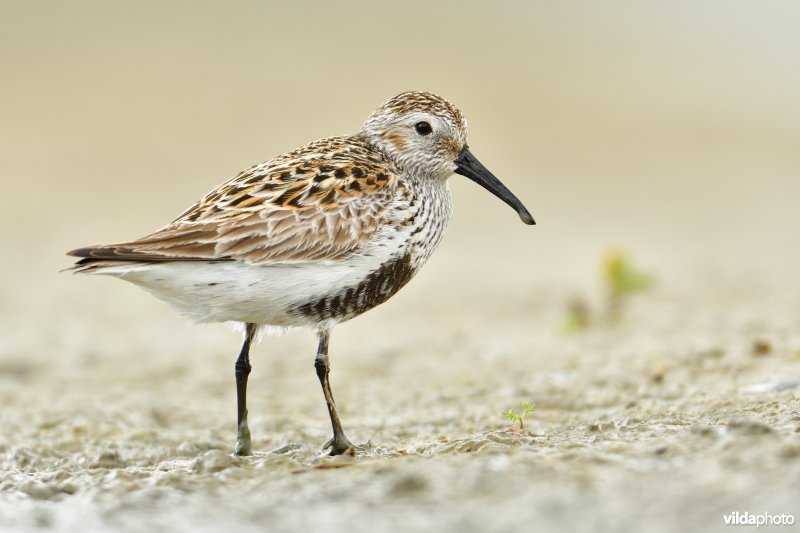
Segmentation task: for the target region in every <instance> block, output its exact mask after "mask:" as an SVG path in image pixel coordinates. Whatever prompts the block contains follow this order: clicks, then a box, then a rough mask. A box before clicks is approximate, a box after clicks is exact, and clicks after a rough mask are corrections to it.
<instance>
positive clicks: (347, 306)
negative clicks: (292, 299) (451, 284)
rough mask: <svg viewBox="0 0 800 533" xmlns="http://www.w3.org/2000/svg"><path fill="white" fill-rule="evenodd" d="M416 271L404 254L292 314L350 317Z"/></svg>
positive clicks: (376, 302) (391, 292)
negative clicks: (352, 284)
mask: <svg viewBox="0 0 800 533" xmlns="http://www.w3.org/2000/svg"><path fill="white" fill-rule="evenodd" d="M415 273H416V269H414V267H413V266H412V265H411V255H408V254H407V255H404V256H402V257H399V258H397V259H394V260H392V261H387V262H386V263H384V264H382V265H381V266H380V268H379V269H378V270H376V271H375V272H372V273H371V274H370V275H369V276H367V277H366V278H364V281H362V282H361V283H359V284H358V285H355V286H352V287H348V288H347V289H344V290H342V291H339V292H338V293H336V294H331V295H329V296H325V297H323V298H320V299H319V300H316V301H313V302H308V303H305V304H303V305H300V306H298V307H296V308H295V309H294V313H295V314H297V315H300V316H304V317H309V318H314V319H316V320H320V321H321V320H330V319H340V320H344V319H348V318H353V317H354V316H356V315H360V314H361V313H363V312H365V311H369V310H370V309H372V308H373V307H375V306H376V305H380V304H382V303H383V302H385V301H386V300H388V299H389V298H391V297H392V296H393V295H394V293H396V292H397V291H399V290H400V289H401V288H403V286H404V285H405V284H406V283H408V282H409V281H410V280H411V278H412V277H414V274H415Z"/></svg>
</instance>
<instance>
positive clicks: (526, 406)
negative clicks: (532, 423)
mask: <svg viewBox="0 0 800 533" xmlns="http://www.w3.org/2000/svg"><path fill="white" fill-rule="evenodd" d="M535 410H536V407H535V406H534V405H533V404H532V403H528V402H522V412H521V413H520V414H517V413H516V411H514V408H513V407H512V408H511V409H509V410H508V411H506V412H505V413H503V416H504V417H506V418H508V419H509V420H511V422H518V423H519V429H525V416H526V415H527V414H528V413H532V412H534V411H535Z"/></svg>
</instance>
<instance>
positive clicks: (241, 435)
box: [234, 324, 256, 455]
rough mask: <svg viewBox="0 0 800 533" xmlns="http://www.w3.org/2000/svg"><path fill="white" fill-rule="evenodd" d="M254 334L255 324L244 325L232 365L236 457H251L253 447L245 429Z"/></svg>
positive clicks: (247, 429)
mask: <svg viewBox="0 0 800 533" xmlns="http://www.w3.org/2000/svg"><path fill="white" fill-rule="evenodd" d="M255 333H256V325H255V324H246V326H245V333H244V344H242V351H241V352H239V357H238V358H236V364H235V365H234V370H235V375H236V404H237V405H236V407H237V415H238V417H237V431H236V450H235V451H234V453H235V454H236V455H252V453H253V445H252V442H251V441H250V428H249V427H247V376H249V375H250V369H251V368H252V367H251V366H250V343H251V342H252V341H253V336H254V335H255Z"/></svg>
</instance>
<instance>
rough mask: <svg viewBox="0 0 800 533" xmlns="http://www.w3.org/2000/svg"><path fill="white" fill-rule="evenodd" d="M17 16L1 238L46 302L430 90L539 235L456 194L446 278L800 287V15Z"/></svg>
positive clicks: (526, 9) (284, 12) (267, 8)
mask: <svg viewBox="0 0 800 533" xmlns="http://www.w3.org/2000/svg"><path fill="white" fill-rule="evenodd" d="M2 11H3V16H2V17H0V19H1V20H0V25H1V26H0V27H1V29H2V31H0V59H1V60H2V65H3V83H2V84H0V106H2V108H1V109H2V117H3V118H2V126H1V127H0V135H2V139H1V142H2V146H3V156H2V159H1V160H0V173H2V176H3V182H4V184H5V190H6V193H5V198H6V202H5V205H4V209H3V211H2V214H0V216H1V217H2V228H3V229H2V230H0V231H2V233H1V235H2V239H3V243H2V244H3V246H4V248H5V249H6V250H15V249H16V250H18V249H19V247H20V246H24V249H25V252H24V257H26V259H27V260H26V261H24V263H25V264H24V267H23V268H24V271H25V272H33V270H32V269H36V274H37V276H36V278H37V280H36V283H51V282H52V281H51V280H52V279H53V278H52V277H51V276H49V275H46V274H49V273H52V272H53V271H54V270H55V269H58V268H59V267H61V266H64V265H65V264H68V261H67V260H65V259H64V258H63V257H60V255H61V252H62V251H64V250H66V249H71V248H73V247H77V246H82V245H86V244H90V243H96V242H106V241H116V240H124V239H130V238H135V237H138V236H140V235H142V234H144V233H146V232H148V231H150V230H152V229H155V228H157V227H159V226H161V225H162V224H164V223H166V222H167V221H168V220H171V219H172V218H173V217H174V216H175V215H176V214H177V213H178V212H180V211H181V210H182V209H184V208H185V207H187V206H188V205H190V204H191V203H193V202H194V200H196V199H197V198H199V197H200V196H201V195H202V194H204V193H205V192H206V191H207V190H209V189H210V188H212V187H214V186H215V185H217V184H218V183H220V182H222V181H224V180H225V179H227V178H229V177H231V176H233V175H235V174H236V173H237V172H238V171H239V170H240V169H243V168H245V167H247V166H249V165H251V164H254V163H257V162H260V161H263V160H266V159H269V158H271V157H273V156H275V155H278V154H280V153H282V152H284V151H286V150H289V149H291V148H294V147H296V146H298V145H301V144H304V143H306V142H309V141H311V140H314V139H317V138H321V137H325V136H330V135H336V134H344V133H348V132H353V131H355V130H356V129H357V128H358V127H359V126H360V124H361V122H362V121H363V120H364V119H365V118H366V116H367V115H368V114H369V113H370V112H371V111H372V110H373V109H374V108H375V107H377V106H378V105H379V104H381V103H382V102H383V101H384V100H386V99H387V98H389V97H390V96H392V95H394V94H396V93H398V92H400V91H403V90H408V89H421V90H429V91H432V92H436V93H438V94H441V95H443V96H445V97H446V98H448V99H450V100H451V101H452V102H454V103H455V104H456V105H457V106H459V107H460V108H461V109H462V111H463V112H464V113H465V114H466V116H467V118H468V121H469V126H470V131H471V136H470V144H471V146H472V147H473V149H474V152H475V153H476V154H478V156H479V157H480V158H481V159H482V160H483V162H484V163H485V164H486V165H487V166H488V167H489V168H490V169H492V170H493V171H494V173H495V174H497V175H498V176H499V177H501V179H503V180H504V181H505V182H506V183H507V184H508V185H509V187H510V188H511V189H512V190H514V191H515V192H516V193H517V194H518V195H519V196H520V197H521V198H523V199H524V201H525V203H526V204H527V205H528V207H529V208H530V210H531V211H532V212H533V213H534V215H535V217H536V220H537V222H538V223H539V225H538V226H537V227H535V228H527V227H524V226H523V225H522V224H520V223H519V221H518V220H517V219H516V218H515V216H514V215H513V213H512V212H510V211H509V210H508V209H507V208H506V207H505V206H504V205H502V204H501V203H500V202H498V201H497V200H496V199H495V198H492V197H491V196H488V195H486V194H485V192H484V191H482V190H480V189H479V188H477V187H475V186H474V184H472V183H469V182H468V181H467V180H462V179H460V178H459V177H458V176H456V177H455V178H453V179H452V180H451V183H452V187H453V189H454V191H455V196H456V207H457V216H456V218H455V220H454V222H453V226H452V227H451V229H450V231H449V233H448V236H447V240H446V241H445V244H444V250H447V251H448V252H450V253H453V254H457V255H459V256H463V258H464V261H460V262H458V263H453V262H452V261H450V260H448V261H447V262H446V263H445V262H443V261H438V260H437V259H436V258H434V264H435V265H436V266H437V267H438V268H441V269H443V270H448V269H452V268H456V265H457V268H459V269H466V270H468V271H469V272H470V273H471V274H474V275H475V276H481V275H482V274H483V273H486V272H487V271H488V270H489V269H491V270H493V271H495V272H496V271H497V269H498V268H503V269H514V270H515V271H514V272H513V273H510V274H509V276H512V275H513V276H520V275H522V276H524V277H525V281H523V282H524V283H529V282H531V283H533V282H541V281H543V280H547V281H548V282H553V281H554V280H555V279H557V280H559V281H560V282H566V281H568V280H570V279H572V278H574V279H575V280H579V281H580V280H581V279H583V280H587V279H591V277H592V276H594V275H595V271H594V270H593V268H591V262H592V261H594V260H595V258H596V257H597V256H598V255H599V254H600V253H602V251H603V250H604V249H605V248H606V247H608V246H612V245H621V246H625V247H630V248H631V249H632V250H634V251H635V253H636V254H638V255H639V256H641V258H642V259H643V260H644V261H645V262H648V263H652V264H655V265H658V266H659V267H663V268H660V269H661V270H664V271H665V272H675V273H676V274H677V273H686V272H696V271H697V269H701V268H704V269H718V270H721V271H725V272H732V273H739V274H741V273H758V274H763V275H766V274H767V273H769V275H770V276H772V275H778V273H783V274H786V273H791V272H793V271H795V269H796V268H797V266H798V265H797V254H796V249H797V248H798V247H797V246H795V245H796V243H797V237H798V229H799V228H800V224H799V223H798V222H799V221H800V215H798V210H797V209H796V205H795V204H796V200H797V198H798V197H800V194H798V193H800V179H799V178H798V176H800V127H799V126H798V125H800V68H798V63H797V58H798V54H800V36H798V33H797V31H796V29H797V21H798V17H800V7H798V6H797V4H796V3H794V2H791V1H786V2H780V1H771V2H767V3H752V2H736V1H734V2H728V1H711V2H699V3H698V2H690V1H686V2H683V1H678V2H668V3H656V2H635V1H603V2H583V3H581V2H558V3H553V2H510V1H509V2H497V3H493V4H492V5H488V4H482V3H478V2H435V3H430V2H417V3H415V2H410V3H405V4H403V6H402V8H400V7H398V6H391V7H390V6H388V5H386V6H382V5H378V4H374V3H344V4H342V3H313V2H298V3H291V4H290V3H271V2H239V3H236V4H222V3H217V2H188V1H187V2H169V3H164V2H137V3H136V4H135V5H133V4H123V3H108V2H102V1H98V2H87V1H79V2H70V3H68V4H66V3H52V2H3V4H2ZM15 257H16V258H21V257H23V255H21V254H19V253H17V254H15ZM587 262H588V263H590V264H589V265H587ZM40 266H41V267H45V268H41V270H39V267H40ZM2 268H3V269H4V270H6V269H9V268H11V269H15V268H16V266H15V265H13V264H10V263H9V262H6V263H5V264H4V265H3V267H2ZM423 276H426V277H427V275H426V274H425V273H423ZM790 277H791V278H794V277H795V276H790ZM45 279H47V281H45ZM439 279H440V281H441V278H439ZM57 283H75V280H71V279H69V276H61V277H59V278H58V281H57ZM79 283H80V282H79ZM23 284H24V282H23V280H16V281H14V282H12V283H11V285H13V286H16V287H19V286H21V285H23ZM4 285H7V282H4Z"/></svg>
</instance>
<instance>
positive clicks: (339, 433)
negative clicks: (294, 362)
mask: <svg viewBox="0 0 800 533" xmlns="http://www.w3.org/2000/svg"><path fill="white" fill-rule="evenodd" d="M330 336H331V332H330V330H327V329H326V330H323V331H320V332H319V348H317V357H316V358H315V359H314V368H316V369H317V377H318V378H319V383H320V385H322V392H323V394H325V403H327V404H328V414H330V416H331V426H333V438H332V439H331V440H329V441H328V442H327V443H325V446H323V447H322V449H323V450H325V449H327V448H330V449H331V455H341V454H343V453H349V454H351V455H355V453H356V448H355V446H353V443H351V442H350V441H349V440H347V436H346V435H345V434H344V430H343V429H342V423H341V422H339V413H337V412H336V404H335V403H333V393H332V392H331V385H330V383H329V381H328V374H330V371H331V367H330V364H329V363H328V340H329V339H330Z"/></svg>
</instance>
